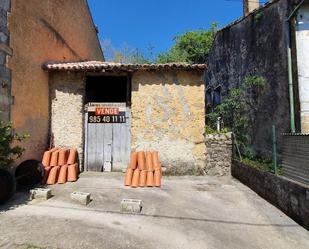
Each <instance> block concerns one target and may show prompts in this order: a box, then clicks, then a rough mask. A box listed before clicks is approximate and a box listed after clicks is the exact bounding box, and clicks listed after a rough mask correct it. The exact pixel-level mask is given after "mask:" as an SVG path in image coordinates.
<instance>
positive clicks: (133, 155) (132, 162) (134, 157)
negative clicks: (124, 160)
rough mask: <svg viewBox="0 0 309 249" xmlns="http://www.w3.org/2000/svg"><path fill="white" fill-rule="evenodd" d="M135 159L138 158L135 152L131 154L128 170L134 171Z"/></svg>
mask: <svg viewBox="0 0 309 249" xmlns="http://www.w3.org/2000/svg"><path fill="white" fill-rule="evenodd" d="M137 157H138V154H137V152H132V153H131V162H130V168H131V169H133V170H134V169H136V167H137Z"/></svg>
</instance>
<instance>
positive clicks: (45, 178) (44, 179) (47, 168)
mask: <svg viewBox="0 0 309 249" xmlns="http://www.w3.org/2000/svg"><path fill="white" fill-rule="evenodd" d="M51 168H52V167H44V176H43V179H42V181H41V184H43V185H44V184H46V181H47V179H48V176H49V173H50V170H51Z"/></svg>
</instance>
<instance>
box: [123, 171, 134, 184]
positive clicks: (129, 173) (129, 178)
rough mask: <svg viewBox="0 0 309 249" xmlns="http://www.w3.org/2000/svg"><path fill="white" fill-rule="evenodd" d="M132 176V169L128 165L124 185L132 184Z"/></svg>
mask: <svg viewBox="0 0 309 249" xmlns="http://www.w3.org/2000/svg"><path fill="white" fill-rule="evenodd" d="M132 176H133V169H132V168H130V167H128V169H127V172H126V176H125V180H124V185H125V186H131V184H132Z"/></svg>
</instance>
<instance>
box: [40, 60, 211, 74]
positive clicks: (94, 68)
mask: <svg viewBox="0 0 309 249" xmlns="http://www.w3.org/2000/svg"><path fill="white" fill-rule="evenodd" d="M43 69H44V70H46V71H48V72H54V71H69V72H113V71H122V72H134V71H154V70H161V71H167V70H183V71H203V70H205V69H207V65H206V64H188V63H167V64H123V63H114V62H105V61H79V62H46V63H44V64H43Z"/></svg>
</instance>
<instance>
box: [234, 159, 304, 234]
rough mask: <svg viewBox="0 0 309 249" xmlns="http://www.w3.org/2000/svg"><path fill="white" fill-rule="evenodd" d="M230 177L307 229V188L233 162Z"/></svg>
mask: <svg viewBox="0 0 309 249" xmlns="http://www.w3.org/2000/svg"><path fill="white" fill-rule="evenodd" d="M232 176H234V177H235V178H237V179H238V180H239V181H241V182H242V183H244V184H245V185H247V186H248V187H249V188H251V189H252V190H253V191H255V192H256V193H257V194H259V195H260V196H261V197H263V198H264V199H265V200H267V201H268V202H270V203H271V204H272V205H274V206H276V207H277V208H279V209H280V210H281V211H282V212H284V213H285V214H286V215H288V216H289V217H291V218H292V219H293V220H295V221H296V222H298V223H299V224H300V225H302V226H304V227H305V228H307V229H309V219H308V217H309V187H308V185H302V184H298V183H296V182H293V181H290V180H288V179H286V178H284V177H280V176H276V175H274V174H271V173H269V172H262V171H259V170H257V169H255V168H252V167H249V166H247V165H244V164H242V163H240V162H238V161H233V164H232Z"/></svg>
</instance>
